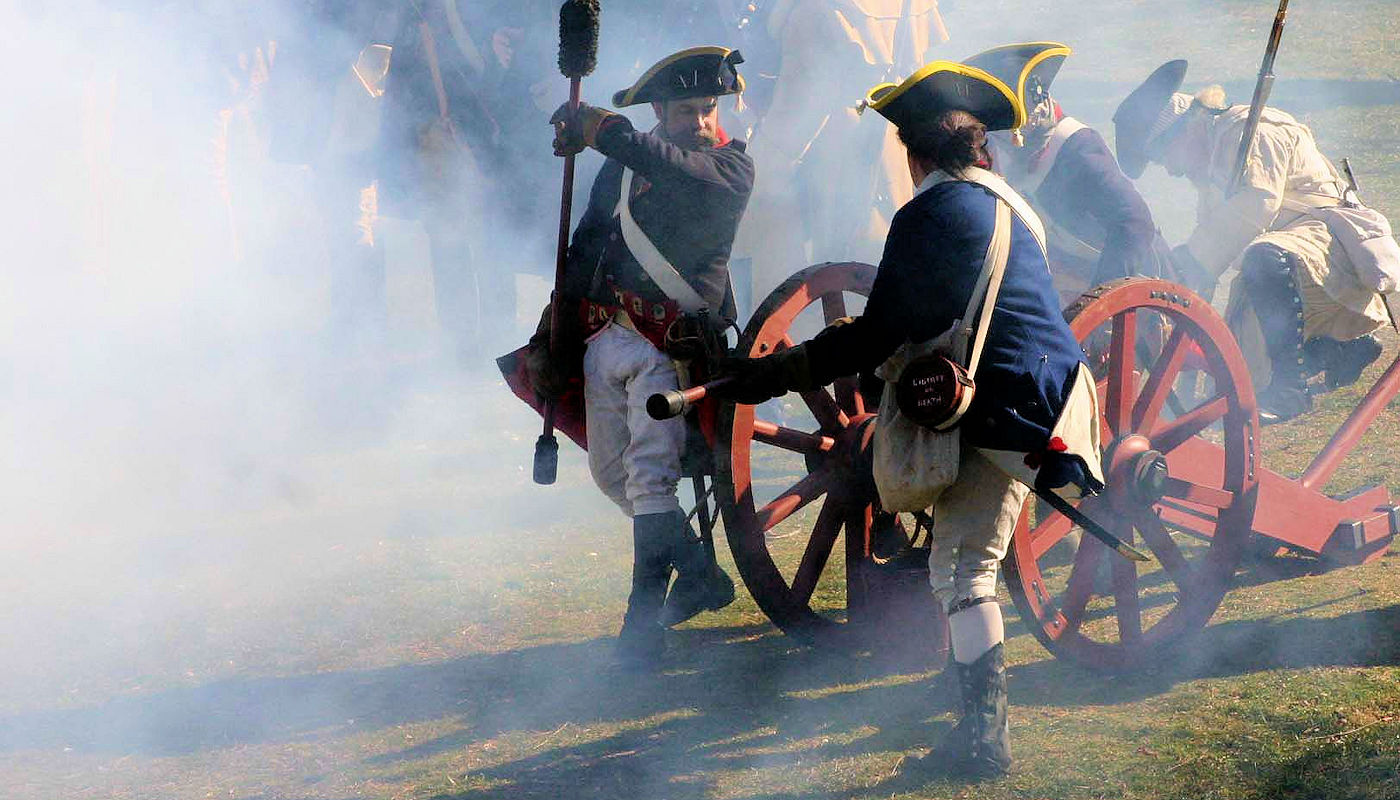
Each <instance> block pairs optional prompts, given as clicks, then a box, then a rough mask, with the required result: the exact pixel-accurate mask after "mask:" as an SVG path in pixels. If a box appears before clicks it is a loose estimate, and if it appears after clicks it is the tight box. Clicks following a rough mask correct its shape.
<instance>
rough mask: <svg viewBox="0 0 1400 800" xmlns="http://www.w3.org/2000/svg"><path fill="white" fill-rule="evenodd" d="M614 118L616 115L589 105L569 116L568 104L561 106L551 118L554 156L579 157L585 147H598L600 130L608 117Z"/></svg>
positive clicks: (581, 107)
mask: <svg viewBox="0 0 1400 800" xmlns="http://www.w3.org/2000/svg"><path fill="white" fill-rule="evenodd" d="M613 116H616V114H613V112H611V111H608V110H606V109H602V108H596V107H594V106H590V105H588V104H587V103H579V104H578V114H577V115H570V114H569V104H568V103H565V104H564V105H562V106H559V108H558V109H557V110H556V111H555V112H554V115H553V116H551V117H550V118H549V122H550V124H552V125H553V126H554V155H556V156H560V157H561V158H562V157H564V156H572V155H577V154H578V153H581V152H583V149H584V148H585V147H597V146H598V129H599V128H600V127H602V125H603V122H604V121H605V120H607V118H608V117H613Z"/></svg>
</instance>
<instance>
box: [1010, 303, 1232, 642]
mask: <svg viewBox="0 0 1400 800" xmlns="http://www.w3.org/2000/svg"><path fill="white" fill-rule="evenodd" d="M1065 318H1066V319H1067V320H1068V321H1069V323H1070V327H1071V329H1072V330H1073V331H1074V335H1075V337H1076V338H1077V339H1078V340H1079V341H1080V343H1081V344H1084V345H1086V352H1090V353H1096V354H1098V355H1097V358H1094V359H1092V360H1093V361H1095V362H1096V363H1095V364H1094V374H1095V377H1096V378H1097V379H1098V389H1099V403H1100V411H1101V418H1100V424H1101V430H1102V435H1103V442H1104V445H1105V449H1104V471H1105V475H1106V484H1107V485H1106V487H1105V490H1104V492H1103V493H1102V494H1100V495H1099V496H1096V497H1091V498H1088V499H1086V500H1084V501H1082V502H1081V503H1080V504H1079V508H1080V509H1081V510H1082V511H1084V512H1085V513H1086V514H1088V515H1089V516H1090V517H1091V518H1093V519H1094V520H1096V521H1097V522H1099V523H1100V524H1102V525H1103V526H1104V527H1105V528H1107V529H1108V530H1110V531H1112V532H1113V533H1114V534H1116V535H1117V536H1118V537H1120V538H1122V539H1124V540H1125V541H1128V542H1130V543H1136V544H1137V545H1138V546H1139V547H1142V546H1144V545H1145V549H1147V550H1149V551H1150V552H1151V553H1152V555H1153V556H1154V557H1155V558H1154V560H1153V561H1152V562H1150V563H1137V562H1133V561H1129V560H1127V559H1125V558H1122V557H1121V556H1119V555H1117V554H1116V553H1114V552H1113V551H1111V550H1109V549H1108V548H1107V547H1105V546H1103V545H1102V544H1100V543H1099V541H1098V540H1097V539H1094V538H1093V537H1091V536H1089V535H1088V534H1083V535H1071V534H1072V533H1073V534H1078V533H1082V532H1080V531H1079V530H1078V529H1077V528H1076V527H1075V526H1074V525H1073V524H1072V523H1071V522H1070V521H1069V520H1068V519H1067V518H1065V517H1063V516H1061V515H1060V514H1058V513H1054V512H1053V511H1047V510H1046V509H1045V508H1044V507H1043V506H1039V505H1038V504H1037V503H1035V502H1034V496H1032V497H1031V500H1030V501H1029V502H1027V504H1026V506H1025V508H1024V509H1023V511H1022V514H1021V519H1020V523H1019V525H1018V527H1017V529H1016V533H1015V535H1014V537H1013V539H1012V546H1011V550H1010V552H1009V553H1008V555H1007V558H1006V580H1007V584H1008V586H1009V587H1010V589H1011V595H1012V598H1013V599H1014V600H1015V603H1016V606H1017V608H1018V610H1019V611H1020V613H1021V617H1022V619H1023V620H1024V621H1025V622H1026V625H1027V626H1028V627H1029V628H1030V629H1031V631H1032V632H1034V634H1035V635H1036V637H1037V638H1039V639H1040V641H1041V642H1042V643H1044V645H1045V646H1046V647H1047V648H1049V649H1050V650H1051V651H1052V652H1053V653H1054V654H1055V655H1056V656H1058V657H1062V658H1067V659H1069V660H1072V661H1074V662H1076V663H1079V664H1081V665H1084V666H1087V667H1090V668H1094V669H1102V670H1127V669H1131V668H1134V667H1137V666H1140V665H1143V664H1145V663H1150V662H1151V661H1153V660H1155V659H1158V658H1161V657H1163V656H1166V655H1168V654H1170V653H1171V652H1172V649H1173V647H1174V646H1175V645H1177V644H1178V643H1179V642H1180V641H1181V640H1182V639H1183V638H1184V637H1186V636H1189V635H1190V634H1192V633H1195V632H1197V631H1199V630H1200V629H1201V628H1203V627H1204V626H1205V624H1206V622H1207V621H1209V619H1210V617H1211V615H1212V614H1214V613H1215V610H1216V608H1217V607H1218V606H1219V605H1220V601H1221V599H1222V598H1223V596H1224V594H1225V591H1226V590H1227V589H1228V588H1229V585H1230V581H1231V578H1232V577H1233V575H1234V572H1235V569H1236V567H1237V566H1238V564H1239V561H1240V558H1241V556H1242V554H1243V550H1244V547H1245V544H1246V542H1247V540H1248V537H1249V534H1250V526H1251V524H1252V522H1253V519H1254V506H1255V500H1256V484H1257V479H1256V477H1255V464H1256V462H1257V444H1256V442H1257V439H1258V437H1257V436H1256V431H1257V428H1258V417H1257V414H1256V409H1255V400H1254V389H1253V385H1252V383H1251V382H1250V378H1249V373H1248V370H1247V369H1246V366H1245V362H1244V358H1243V357H1242V355H1241V354H1240V351H1239V347H1238V345H1237V344H1236V343H1235V340H1234V337H1233V336H1232V335H1231V334H1230V331H1229V329H1228V328H1227V326H1226V325H1225V321H1224V320H1223V319H1221V318H1220V316H1219V315H1218V314H1217V313H1216V312H1215V311H1214V309H1212V308H1211V307H1210V304H1209V303H1207V302H1206V301H1204V300H1202V299H1201V298H1200V297H1198V296H1196V295H1195V294H1192V293H1191V292H1190V291H1188V290H1186V289H1184V288H1182V287H1180V286H1178V285H1176V284H1173V283H1168V282H1166V281H1161V280H1155V279H1145V278H1129V279H1125V280H1120V281H1115V282H1113V283H1109V284H1106V285H1104V286H1101V287H1098V288H1096V289H1094V290H1092V291H1090V292H1088V293H1086V294H1084V295H1083V296H1082V297H1081V298H1080V299H1079V300H1078V301H1077V302H1075V303H1074V304H1072V305H1071V306H1070V307H1069V308H1068V309H1066V311H1065ZM1144 340H1147V341H1148V342H1149V343H1150V346H1144V344H1143V342H1144ZM1090 342H1093V343H1094V345H1095V346H1093V347H1088V346H1087V345H1088V343H1090Z"/></svg>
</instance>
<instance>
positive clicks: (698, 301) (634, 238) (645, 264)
mask: <svg viewBox="0 0 1400 800" xmlns="http://www.w3.org/2000/svg"><path fill="white" fill-rule="evenodd" d="M634 175H635V173H634V172H632V170H631V168H629V167H624V168H623V170H622V191H621V192H620V193H619V197H618V199H617V211H616V214H617V216H618V219H619V221H620V222H621V224H622V241H623V243H624V244H626V245H627V249H628V250H630V251H631V252H632V257H633V258H635V259H637V263H638V264H640V265H641V266H642V270H643V271H644V272H646V274H647V277H648V278H651V281H652V283H655V284H656V286H657V288H659V289H660V290H661V291H662V292H663V293H665V295H666V296H667V297H669V298H671V299H672V300H674V301H676V305H678V306H680V308H681V310H682V311H684V312H686V313H687V314H694V313H696V312H698V311H699V310H700V309H702V308H705V300H704V298H702V297H701V296H700V293H699V292H696V291H695V288H694V287H692V286H691V285H690V283H689V282H688V281H686V279H685V278H684V277H683V276H682V275H681V274H680V272H679V271H677V270H676V268H675V267H673V266H671V262H669V261H667V260H666V256H664V255H662V254H661V251H660V250H658V249H657V247H656V245H655V244H653V243H652V241H651V239H650V238H648V237H647V234H646V231H644V230H642V228H641V226H639V225H638V224H637V221H636V220H634V219H632V209H631V208H630V206H631V203H630V202H629V201H630V199H631V197H632V178H633V176H634Z"/></svg>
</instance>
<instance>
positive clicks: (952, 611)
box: [719, 62, 1101, 778]
mask: <svg viewBox="0 0 1400 800" xmlns="http://www.w3.org/2000/svg"><path fill="white" fill-rule="evenodd" d="M867 104H868V106H869V107H870V108H873V109H875V110H876V111H878V112H879V113H880V114H882V115H883V116H885V117H886V118H887V119H889V120H890V121H891V122H893V123H894V124H895V125H896V126H897V128H898V132H899V138H900V140H901V141H902V142H903V143H904V145H905V147H906V149H907V151H908V164H909V172H910V176H911V178H912V179H913V181H914V185H915V186H916V187H917V192H916V194H915V196H914V198H913V199H912V200H910V201H909V202H908V203H907V204H905V205H904V206H903V207H902V208H900V209H899V211H898V212H897V213H896V214H895V216H894V220H893V222H892V224H891V226H890V232H889V236H888V238H887V239H886V242H885V250H884V256H883V258H882V259H881V261H880V267H879V272H878V273H877V275H876V278H875V283H874V286H873V288H872V290H871V293H870V298H869V301H868V303H867V305H866V308H865V313H864V314H862V315H861V316H860V317H857V318H856V319H854V320H853V321H851V322H848V323H846V324H842V325H837V326H833V327H830V328H828V329H826V330H825V331H823V332H822V333H820V334H818V335H817V336H816V337H815V338H813V339H812V340H810V341H808V342H804V343H802V344H800V345H797V346H795V347H793V348H790V349H787V350H785V351H782V352H780V353H778V354H775V355H772V356H767V357H765V358H760V359H753V360H735V361H732V362H728V364H727V365H726V371H727V372H728V373H729V374H730V375H732V376H733V377H734V378H735V380H734V382H733V383H731V384H730V385H729V386H728V387H727V388H724V389H721V390H719V391H720V392H721V393H722V394H727V395H728V396H730V397H731V398H732V399H735V400H737V401H739V402H747V403H754V402H761V401H763V400H766V399H767V398H769V397H772V396H775V395H778V394H781V393H782V392H784V391H787V390H796V391H805V390H808V389H811V388H814V387H817V386H821V385H824V384H826V383H829V382H831V381H832V380H834V379H835V378H837V377H840V376H843V375H851V374H855V373H857V372H860V371H863V370H868V369H871V368H873V367H875V366H876V365H878V364H881V363H882V362H884V361H885V360H886V359H887V358H889V357H890V356H892V355H893V354H895V352H896V350H897V349H899V348H901V346H902V345H905V344H906V343H919V342H926V341H929V340H931V339H934V338H935V337H937V336H938V335H939V334H941V333H943V332H944V331H946V330H947V329H949V328H950V327H951V326H952V325H953V322H954V320H955V319H958V318H959V317H962V316H963V314H964V312H965V310H966V307H967V304H968V300H969V297H970V295H971V294H972V292H973V289H974V284H975V283H976V282H977V279H978V276H979V275H980V274H981V272H982V269H983V265H984V261H985V259H986V257H987V253H988V246H989V243H990V242H991V240H992V237H993V231H994V229H995V225H996V222H995V220H996V214H997V208H998V204H999V200H998V198H1001V200H1003V201H1005V202H1006V203H1007V204H1008V205H1010V206H1011V208H1012V209H1013V210H1014V211H1015V213H1014V214H1013V215H1012V230H1011V237H1010V240H1011V244H1010V254H1009V256H1008V258H1007V264H1006V271H1005V276H1004V279H1003V283H1002V286H1001V289H1000V292H999V294H998V296H997V298H996V301H995V305H994V306H993V313H992V316H991V320H990V323H989V328H988V330H987V336H986V345H985V350H984V352H983V355H982V359H981V361H980V363H979V366H978V368H977V370H976V372H975V375H974V378H975V381H976V392H975V395H974V399H973V401H972V404H971V406H970V407H969V409H968V410H967V412H966V414H965V416H964V417H963V418H962V422H961V427H960V431H961V447H962V455H961V459H960V462H959V465H958V478H957V480H956V482H955V483H953V484H952V485H951V486H949V487H948V488H947V489H945V490H944V491H943V494H942V495H941V496H939V498H938V500H937V501H936V502H935V503H934V518H935V528H934V539H933V548H932V551H931V554H930V557H929V572H930V582H931V584H932V587H933V591H934V596H935V598H936V599H938V600H939V601H940V602H941V603H943V604H944V606H945V608H947V610H948V623H949V628H950V632H951V634H952V651H953V660H954V663H955V667H956V670H957V672H958V676H959V683H960V687H961V691H962V698H963V704H962V707H963V716H962V719H961V721H959V722H958V724H957V727H956V728H954V730H953V731H952V732H951V733H950V734H949V735H948V736H947V738H946V739H945V740H944V742H943V744H942V745H941V746H940V747H939V748H938V749H936V750H935V751H934V752H933V753H930V754H929V755H928V756H925V757H924V758H922V759H916V760H911V761H906V762H905V766H904V771H905V772H906V773H907V774H909V775H911V776H914V777H921V776H924V775H927V774H929V773H932V772H952V773H954V774H957V775H960V776H965V777H972V778H985V777H991V776H995V775H999V774H1002V773H1004V772H1005V771H1006V770H1007V769H1008V767H1009V765H1010V763H1011V753H1010V739H1009V729H1008V726H1007V697H1006V673H1005V656H1004V653H1003V645H1002V639H1003V635H1004V634H1003V629H1002V619H1001V610H1000V608H999V606H998V604H997V602H996V576H997V568H998V564H999V562H1000V561H1001V558H1002V557H1003V556H1004V555H1005V554H1006V549H1007V547H1008V546H1009V544H1010V540H1011V533H1012V530H1013V529H1014V527H1015V523H1016V520H1017V518H1018V517H1019V515H1020V510H1021V507H1022V505H1023V504H1024V502H1025V499H1026V496H1027V493H1028V492H1029V488H1028V486H1027V485H1026V483H1025V482H1024V481H1025V480H1032V481H1034V482H1036V483H1037V484H1038V485H1042V486H1044V487H1046V488H1054V487H1063V486H1066V485H1068V484H1071V483H1073V484H1076V485H1078V486H1081V487H1086V488H1093V487H1095V486H1097V485H1099V483H1100V481H1101V471H1100V468H1099V465H1098V453H1097V451H1096V449H1093V450H1092V451H1091V450H1085V449H1082V448H1075V447H1073V446H1070V447H1069V448H1068V450H1067V452H1058V451H1057V443H1059V439H1058V438H1057V437H1056V436H1055V435H1053V434H1052V432H1053V431H1056V430H1057V427H1056V426H1057V422H1058V421H1059V420H1060V418H1061V415H1062V414H1063V413H1064V412H1065V410H1066V409H1067V408H1068V407H1070V406H1071V405H1073V404H1077V403H1089V404H1095V403H1096V400H1095V399H1094V396H1093V389H1092V386H1093V381H1092V377H1089V376H1088V369H1087V367H1086V366H1085V365H1084V364H1083V363H1082V359H1083V354H1082V353H1081V352H1080V349H1079V344H1078V343H1077V342H1076V341H1075V338H1074V335H1073V334H1072V333H1071V332H1070V330H1069V327H1068V326H1067V325H1066V323H1065V321H1064V318H1063V316H1062V315H1061V313H1060V304H1059V298H1058V297H1057V296H1056V293H1055V289H1054V287H1053V286H1052V285H1051V278H1050V272H1049V268H1048V267H1047V264H1046V258H1045V254H1044V250H1043V247H1042V244H1041V242H1040V241H1039V239H1040V237H1041V236H1043V232H1042V230H1041V224H1040V222H1039V220H1038V219H1037V218H1036V215H1035V213H1034V212H1033V211H1031V210H1030V208H1029V206H1028V205H1027V204H1026V203H1025V201H1024V200H1023V199H1021V198H1020V197H1019V196H1017V195H1016V194H1015V192H1014V191H1013V190H1011V189H1010V187H1008V186H1007V185H1006V183H1005V182H1004V181H1001V180H1000V179H999V178H997V177H996V176H995V175H994V174H992V173H990V172H989V171H988V169H987V168H988V167H990V166H991V163H990V159H989V156H988V153H987V148H986V143H987V131H988V130H1005V129H1011V128H1017V127H1019V126H1020V125H1021V124H1023V123H1024V121H1025V111H1024V108H1022V107H1021V106H1020V104H1019V103H1018V102H1017V101H1016V99H1015V96H1014V93H1013V92H1012V91H1011V90H1010V89H1008V88H1007V87H1006V86H1005V85H1004V84H1003V83H1001V82H1000V81H998V80H997V79H996V78H994V77H992V76H991V75H989V74H988V73H986V72H983V71H981V70H978V69H975V68H971V67H967V66H964V65H961V64H954V63H950V62H934V63H932V64H929V65H928V66H926V67H924V68H923V69H921V70H919V71H918V72H916V73H915V74H914V75H913V76H911V77H910V78H909V79H908V80H906V81H905V82H904V83H903V84H901V85H898V86H895V85H893V84H883V85H881V86H878V87H876V88H875V89H873V90H872V91H871V93H870V95H869V96H868V97H867ZM1086 392H1087V396H1086ZM1094 408H1095V414H1094V415H1092V416H1089V417H1088V419H1096V418H1097V415H1096V405H1095V406H1094ZM1086 427H1087V426H1086ZM1058 446H1059V447H1063V443H1059V444H1058ZM1069 453H1075V454H1076V455H1069ZM1080 453H1082V456H1081V455H1079V454H1080ZM1007 455H1011V456H1013V457H1014V460H1015V461H1016V462H1018V463H1019V462H1021V461H1022V460H1023V458H1025V457H1026V456H1032V457H1033V460H1034V461H1036V462H1037V463H1043V464H1044V466H1042V467H1040V468H1039V472H1038V473H1037V474H1036V475H1035V477H1034V478H1026V477H1024V475H1020V476H1018V477H1013V476H1012V472H1011V471H1008V469H1007V468H1006V467H1005V466H1004V464H1006V463H1007V460H1006V458H1005V456H1007ZM1026 463H1027V464H1029V463H1031V460H1027V461H1026ZM1018 478H1019V479H1018Z"/></svg>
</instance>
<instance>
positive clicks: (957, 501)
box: [928, 446, 1030, 609]
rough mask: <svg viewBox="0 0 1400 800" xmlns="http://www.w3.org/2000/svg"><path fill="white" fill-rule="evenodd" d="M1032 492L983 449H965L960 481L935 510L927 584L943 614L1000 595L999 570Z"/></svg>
mask: <svg viewBox="0 0 1400 800" xmlns="http://www.w3.org/2000/svg"><path fill="white" fill-rule="evenodd" d="M1029 493H1030V487H1028V486H1026V485H1025V484H1023V483H1021V482H1020V481H1017V480H1015V479H1013V478H1012V477H1011V476H1010V475H1008V474H1007V473H1005V472H1003V471H1002V470H1001V469H1000V468H998V467H997V466H996V465H995V464H993V463H992V462H991V461H989V460H988V459H987V457H986V456H985V455H983V453H982V451H981V450H979V449H977V448H975V447H966V446H964V447H963V448H962V455H961V459H960V460H959V462H958V479H957V480H956V481H955V482H954V483H953V485H952V486H949V487H948V488H947V489H945V490H944V491H943V494H942V495H940V496H939V498H938V501H937V502H936V503H935V504H934V506H933V520H934V523H933V548H932V550H931V551H930V552H929V558H928V575H929V584H930V585H931V586H932V587H933V594H934V597H935V598H936V599H937V600H938V601H939V602H940V603H942V604H943V607H944V608H945V609H947V608H951V607H952V606H953V605H955V604H957V603H960V602H963V601H965V600H971V599H974V598H978V597H992V596H995V595H996V591H997V567H998V566H999V565H1000V563H1001V559H1002V557H1003V556H1005V555H1006V549H1007V547H1009V546H1010V544H1011V534H1012V532H1013V531H1014V530H1015V529H1016V521H1017V519H1019V518H1020V516H1021V506H1022V504H1023V503H1024V502H1025V500H1026V495H1027V494H1029Z"/></svg>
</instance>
